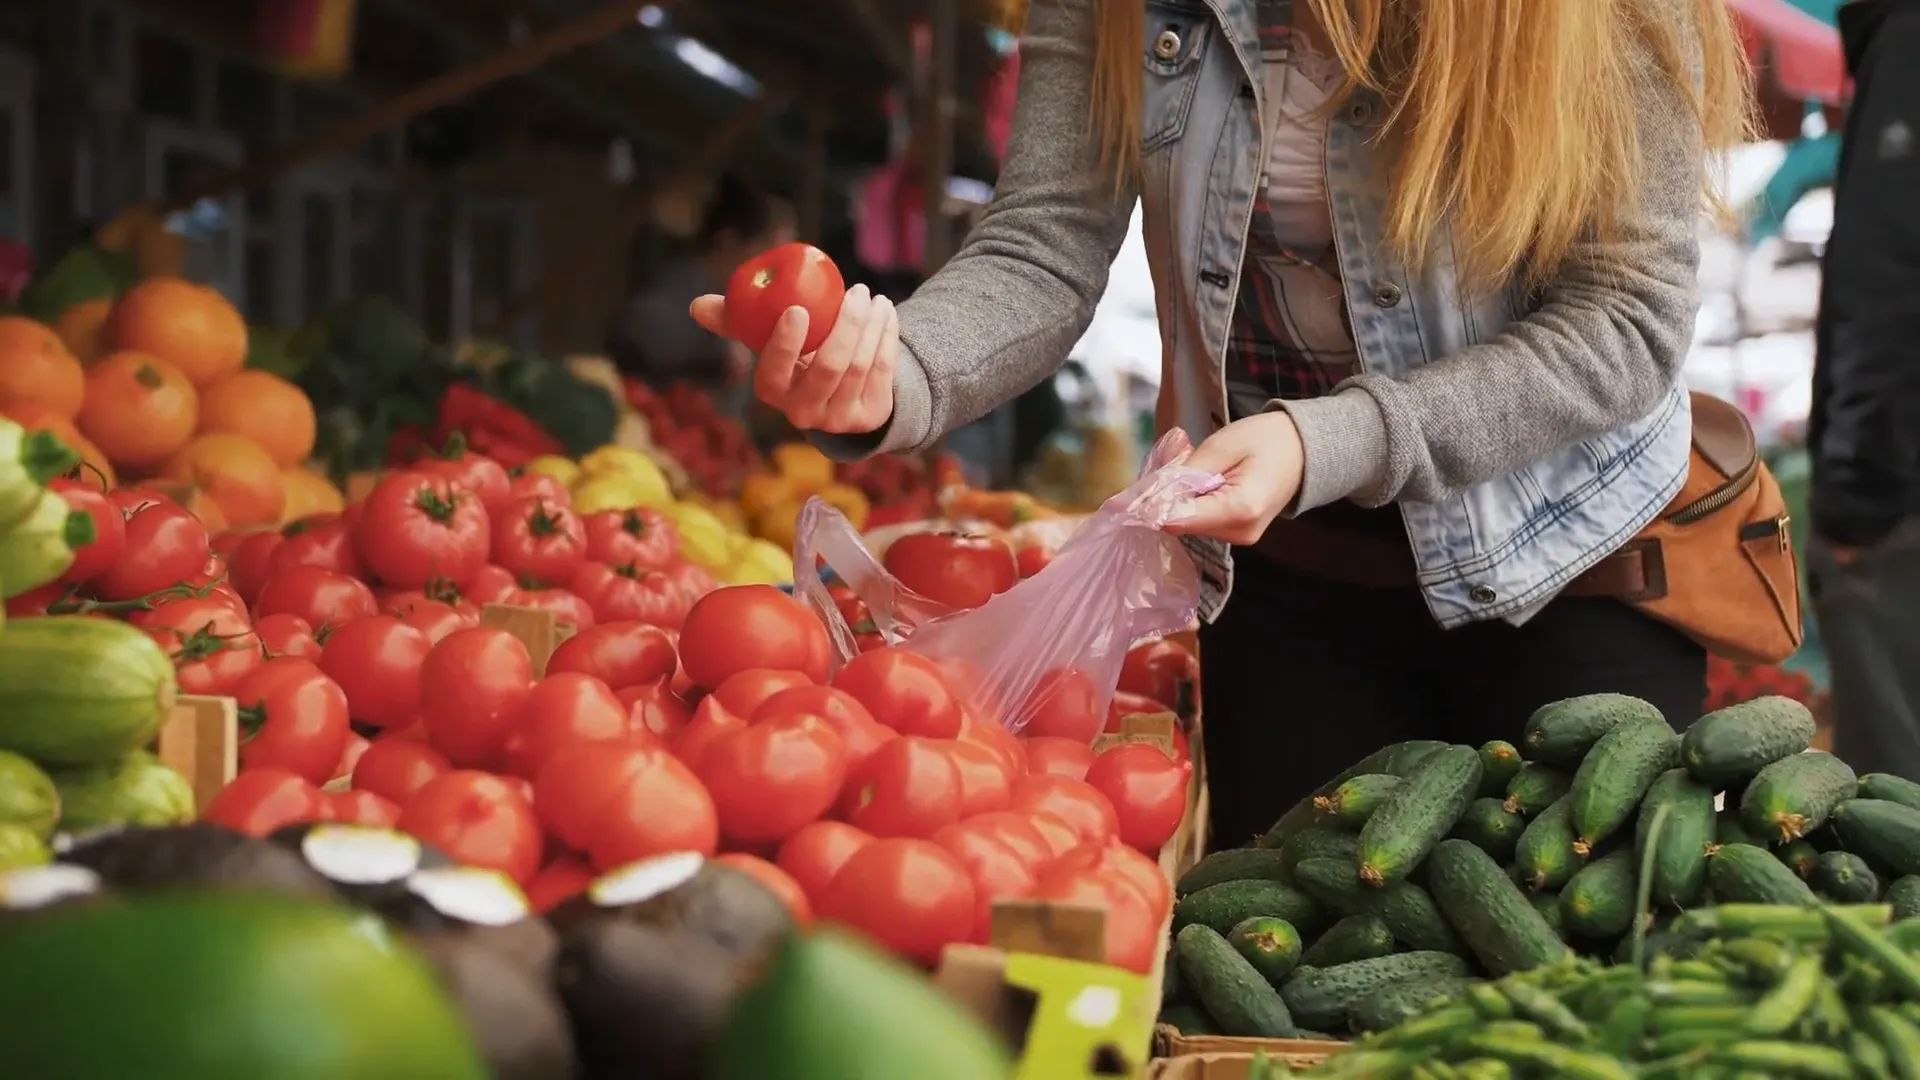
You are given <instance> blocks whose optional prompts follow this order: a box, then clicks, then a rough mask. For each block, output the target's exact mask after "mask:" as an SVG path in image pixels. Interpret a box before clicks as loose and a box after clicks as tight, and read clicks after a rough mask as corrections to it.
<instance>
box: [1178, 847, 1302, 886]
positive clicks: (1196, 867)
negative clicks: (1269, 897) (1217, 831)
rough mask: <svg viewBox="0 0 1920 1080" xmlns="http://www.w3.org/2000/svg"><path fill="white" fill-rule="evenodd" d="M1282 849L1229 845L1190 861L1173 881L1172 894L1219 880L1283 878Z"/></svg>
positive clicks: (1270, 879) (1284, 872)
mask: <svg viewBox="0 0 1920 1080" xmlns="http://www.w3.org/2000/svg"><path fill="white" fill-rule="evenodd" d="M1282 857H1283V853H1282V852H1279V851H1269V850H1267V849H1265V848H1229V849H1227V850H1226V851H1216V852H1214V853H1213V854H1211V855H1208V856H1207V857H1206V858H1204V859H1201V860H1200V861H1199V862H1197V863H1194V864H1193V865H1192V866H1191V867H1189V868H1188V869H1187V872H1186V873H1184V874H1181V875H1180V880H1179V881H1177V882H1175V883H1174V886H1173V892H1174V895H1175V896H1185V895H1187V894H1188V893H1191V892H1199V891H1200V890H1201V889H1204V888H1206V887H1207V886H1209V885H1218V884H1220V883H1221V882H1223V881H1262V880H1264V881H1285V880H1286V879H1287V873H1286V870H1285V869H1284V867H1283V866H1282V864H1281V859H1282Z"/></svg>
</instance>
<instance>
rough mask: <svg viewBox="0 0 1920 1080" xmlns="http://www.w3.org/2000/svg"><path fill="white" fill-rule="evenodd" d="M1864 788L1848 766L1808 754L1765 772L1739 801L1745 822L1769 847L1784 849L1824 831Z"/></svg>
mask: <svg viewBox="0 0 1920 1080" xmlns="http://www.w3.org/2000/svg"><path fill="white" fill-rule="evenodd" d="M1859 787H1860V780H1859V778H1858V777H1856V776H1855V775H1854V774H1853V769H1852V768H1850V767H1849V766H1848V765H1847V763H1846V762H1844V761H1841V760H1840V759H1839V758H1837V757H1834V756H1833V755H1832V754H1829V753H1827V752H1826V751H1824V750H1809V751H1807V752H1806V753H1804V754H1794V755H1792V756H1791V757H1785V758H1781V759H1780V760H1779V761H1776V762H1774V763H1773V764H1771V765H1769V766H1767V767H1766V768H1764V769H1761V770H1760V773H1759V775H1757V776H1755V777H1754V778H1753V783H1751V784H1748V785H1747V790H1746V794H1744V795H1742V796H1741V797H1740V818H1741V820H1742V821H1744V822H1746V824H1747V828H1748V829H1750V830H1752V831H1753V832H1754V833H1755V834H1757V835H1759V836H1761V837H1763V838H1765V839H1766V840H1767V841H1768V842H1769V843H1772V844H1784V843H1786V842H1787V841H1789V840H1798V839H1799V838H1800V837H1802V836H1805V835H1807V834H1808V833H1810V832H1812V831H1814V830H1815V829H1818V828H1819V827H1820V826H1822V825H1825V824H1826V823H1827V818H1828V817H1830V816H1832V814H1833V808H1834V807H1836V806H1839V805H1840V804H1841V803H1843V802H1845V801H1847V800H1848V799H1851V798H1853V797H1854V792H1855V791H1857V790H1859Z"/></svg>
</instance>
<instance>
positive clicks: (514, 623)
mask: <svg viewBox="0 0 1920 1080" xmlns="http://www.w3.org/2000/svg"><path fill="white" fill-rule="evenodd" d="M480 625H482V626H492V627H496V628H498V629H501V630H505V631H506V632H507V633H509V634H512V635H513V636H514V637H517V638H519V639H520V644H522V645H525V646H526V647H527V656H528V658H529V659H531V660H532V661H533V673H534V675H535V676H536V677H544V676H545V675H546V673H547V661H548V660H551V659H553V650H555V649H557V648H559V647H560V646H561V644H562V643H564V642H565V641H566V640H567V639H568V638H570V637H572V636H573V635H574V626H573V624H572V623H563V622H561V621H560V620H559V619H557V618H555V617H554V614H553V612H551V611H546V610H543V609H541V608H530V607H519V606H517V605H514V604H483V605H481V607H480Z"/></svg>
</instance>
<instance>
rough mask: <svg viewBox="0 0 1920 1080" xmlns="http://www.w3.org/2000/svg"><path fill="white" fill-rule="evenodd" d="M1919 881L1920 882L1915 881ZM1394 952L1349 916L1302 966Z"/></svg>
mask: <svg viewBox="0 0 1920 1080" xmlns="http://www.w3.org/2000/svg"><path fill="white" fill-rule="evenodd" d="M1916 880H1920V879H1916ZM1392 951H1393V931H1391V930H1389V929H1387V924H1386V922H1385V921H1384V920H1382V919H1381V918H1380V916H1378V915H1372V914H1363V915H1349V916H1347V917H1346V918H1344V919H1341V920H1340V921H1339V922H1337V923H1334V924H1333V926H1332V927H1330V928H1329V929H1328V930H1327V932H1326V933H1324V934H1321V935H1320V939H1319V940H1318V941H1315V942H1314V943H1313V944H1312V945H1309V946H1307V951H1306V952H1304V953H1302V954H1301V956H1300V962H1301V963H1303V964H1311V965H1313V966H1314V967H1322V968H1325V967H1333V966H1334V965H1336V964H1345V963H1350V962H1352V961H1354V960H1368V959H1372V958H1373V957H1376V956H1385V955H1387V954H1388V953H1391V952H1392Z"/></svg>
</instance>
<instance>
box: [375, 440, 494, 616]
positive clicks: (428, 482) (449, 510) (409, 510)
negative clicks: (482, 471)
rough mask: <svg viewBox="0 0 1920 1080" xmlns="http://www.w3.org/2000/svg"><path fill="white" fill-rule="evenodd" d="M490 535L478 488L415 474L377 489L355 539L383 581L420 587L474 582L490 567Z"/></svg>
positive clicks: (399, 476)
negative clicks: (444, 581)
mask: <svg viewBox="0 0 1920 1080" xmlns="http://www.w3.org/2000/svg"><path fill="white" fill-rule="evenodd" d="M496 467H497V466H496ZM505 487H506V484H505V474H502V483H501V488H502V489H504V488H505ZM490 533H491V526H490V525H489V523H488V519H487V510H486V507H485V506H483V505H481V500H480V497H479V496H477V495H475V494H474V493H473V490H472V489H470V488H466V487H462V486H460V485H459V484H456V483H454V482H452V481H449V480H446V479H442V478H439V477H436V476H433V475H429V474H422V473H417V472H414V473H396V474H394V475H391V476H388V477H387V478H386V479H384V480H382V481H380V483H379V484H378V485H376V486H375V487H374V489H373V491H372V492H371V493H369V494H368V495H367V501H366V507H365V508H364V509H363V510H362V511H361V513H360V520H359V521H358V522H357V523H355V525H354V529H353V540H354V550H355V551H357V552H359V554H360V561H361V562H362V563H364V564H365V565H366V567H367V569H368V570H371V571H372V572H373V573H374V574H375V575H376V576H378V577H379V579H380V580H381V581H383V582H385V583H387V584H388V585H391V586H394V587H395V588H401V589H419V588H424V587H425V586H426V584H427V583H428V582H430V581H432V580H434V579H435V578H445V579H447V580H448V581H451V582H453V584H454V585H456V586H459V585H463V584H465V583H466V582H468V581H471V580H472V579H473V576H474V575H475V574H477V573H479V572H480V568H481V567H483V566H485V565H487V545H488V538H489V535H490Z"/></svg>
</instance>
